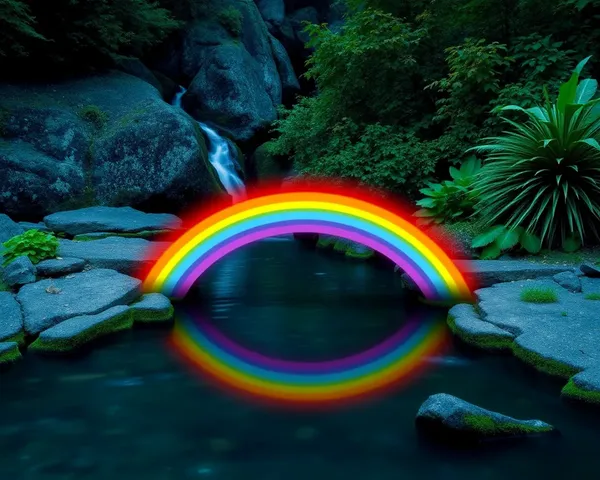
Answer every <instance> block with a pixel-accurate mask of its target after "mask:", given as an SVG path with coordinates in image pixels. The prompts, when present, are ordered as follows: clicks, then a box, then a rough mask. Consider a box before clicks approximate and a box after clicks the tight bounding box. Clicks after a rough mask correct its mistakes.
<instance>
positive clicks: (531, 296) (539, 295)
mask: <svg viewBox="0 0 600 480" xmlns="http://www.w3.org/2000/svg"><path fill="white" fill-rule="evenodd" d="M520 298H521V301H522V302H528V303H556V302H558V294H557V293H556V291H555V290H554V289H552V288H540V287H530V288H524V289H523V290H522V291H521V295H520Z"/></svg>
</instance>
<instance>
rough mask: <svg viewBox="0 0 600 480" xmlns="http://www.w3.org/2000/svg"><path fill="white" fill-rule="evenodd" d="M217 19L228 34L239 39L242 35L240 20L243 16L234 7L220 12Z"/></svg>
mask: <svg viewBox="0 0 600 480" xmlns="http://www.w3.org/2000/svg"><path fill="white" fill-rule="evenodd" d="M217 17H218V19H219V22H221V25H223V26H224V27H225V28H226V29H227V30H229V32H230V33H232V34H233V35H235V36H236V37H239V36H240V35H241V33H242V20H243V19H244V16H243V15H242V12H240V11H239V10H238V9H237V8H235V7H234V6H229V7H227V8H224V9H223V10H221V11H220V12H219V13H218V14H217Z"/></svg>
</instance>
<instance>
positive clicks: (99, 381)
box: [0, 241, 600, 480]
mask: <svg viewBox="0 0 600 480" xmlns="http://www.w3.org/2000/svg"><path fill="white" fill-rule="evenodd" d="M398 289H399V279H398V276H397V275H393V274H392V273H391V272H389V271H387V270H384V269H377V268H373V267H372V266H368V265H362V264H356V263H353V262H345V261H343V260H338V259H331V258H325V257H324V256H323V255H322V254H319V253H317V252H313V251H309V250H303V249H302V248H301V247H300V246H299V245H298V244H296V243H294V242H291V241H266V242H260V243H258V244H254V245H251V246H249V247H247V248H245V249H243V250H241V251H238V252H236V253H234V254H232V255H230V256H229V257H228V258H226V259H225V260H223V261H221V262H220V263H219V264H218V265H216V266H215V267H214V268H213V269H212V270H211V271H210V272H208V273H207V274H206V276H205V277H203V279H202V281H201V282H200V285H199V293H197V294H196V296H195V298H194V299H190V302H201V308H202V311H203V312H204V314H205V315H207V316H209V317H210V318H211V319H212V320H214V322H215V323H216V324H217V325H218V326H219V328H221V329H222V331H223V332H224V333H226V334H227V335H229V336H231V337H232V338H233V339H234V340H235V341H237V342H239V343H241V344H243V345H244V346H246V347H248V348H251V349H255V350H258V351H260V352H262V353H264V354H266V355H273V356H276V357H280V358H285V359H290V360H304V361H310V360H324V359H331V358H337V357H342V356H345V355H348V354H351V353H356V352H358V351H360V350H362V349H364V348H366V347H369V346H372V345H374V344H376V343H377V342H379V341H381V340H383V339H384V338H385V337H386V336H387V335H389V334H390V333H392V332H393V331H395V330H396V329H398V327H399V326H400V325H401V324H402V322H403V319H404V317H405V310H406V308H405V302H404V300H403V299H402V297H401V296H400V295H398V293H397V292H398ZM168 334H169V331H168V329H161V328H158V329H156V328H153V329H135V330H133V331H130V332H126V333H123V334H120V335H118V336H115V337H114V338H113V339H111V340H110V342H107V343H106V344H105V345H102V346H101V347H99V348H97V349H95V350H93V351H91V352H90V353H89V354H87V355H84V356H81V357H79V358H76V359H56V358H43V357H38V356H36V355H33V354H31V355H26V357H25V359H24V360H23V361H21V362H20V363H18V364H16V365H15V366H14V367H13V368H12V369H10V370H9V371H7V372H5V373H3V374H0V479H11V480H17V479H79V478H81V479H114V480H117V479H128V480H129V479H145V480H153V479H157V480H158V479H161V480H163V479H164V480H169V479H215V480H280V479H281V480H305V479H314V480H325V479H360V480H363V479H365V480H370V479H373V480H388V479H389V480H392V479H394V480H397V479H463V478H469V479H470V478H474V479H490V480H491V479H494V480H495V479H504V478H507V477H509V476H510V477H512V478H514V479H525V478H531V479H534V478H546V479H561V478H564V479H567V478H569V479H570V478H577V479H579V478H581V479H585V478H590V479H592V478H598V476H599V473H598V471H599V470H600V412H598V411H597V410H596V411H584V410H581V409H579V408H575V407H573V406H571V405H569V404H566V403H563V402H561V401H560V399H559V395H558V394H559V391H560V387H561V382H556V381H554V380H551V379H549V378H546V377H543V376H541V375H539V374H537V373H535V372H532V371H530V370H529V369H527V368H525V367H523V366H522V365H521V364H519V363H518V362H517V361H516V360H514V359H512V358H511V357H502V356H488V355H482V354H479V353H474V352H466V351H464V350H462V349H459V348H458V347H456V346H455V347H451V350H450V351H448V352H446V353H445V355H444V356H443V357H439V356H438V357H433V358H430V359H429V360H428V362H429V366H430V368H429V369H428V370H427V371H425V372H424V373H423V374H422V375H420V376H419V377H417V378H416V379H415V380H414V381H413V382H412V383H410V384H409V385H407V386H405V387H404V388H402V389H400V390H398V391H396V392H395V393H391V394H388V395H386V396H384V397H383V398H378V399H373V400H370V401H369V402H366V403H361V404H358V405H354V406H352V407H345V408H344V407H340V408H338V409H334V410H328V411H324V412H319V411H303V412H299V411H293V410H289V409H285V408H274V407H267V406H264V405H261V404H257V403H252V402H248V401H247V400H244V399H242V398H240V397H238V396H236V395H233V394H232V393H231V392H229V391H226V390H223V389H221V388H219V387H216V386H214V385H213V382H210V381H207V380H206V379H205V378H202V377H200V376H199V375H197V374H195V373H191V372H190V371H189V370H188V368H187V367H186V366H184V365H183V364H182V363H181V361H180V360H179V359H178V358H177V357H175V356H173V354H172V353H171V352H170V351H169V350H168V349H167V348H166V347H165V339H166V338H167V337H168ZM440 392H446V393H451V394H454V395H457V396H460V397H462V398H464V399H465V400H468V401H471V402H474V403H477V404H479V405H481V406H483V407H486V408H490V409H494V410H498V411H500V412H503V413H506V414H509V415H512V416H516V417H520V418H539V419H542V420H544V421H547V422H549V423H552V424H554V425H556V426H557V427H558V428H559V429H560V430H561V432H562V435H561V436H549V437H538V438H532V439H529V440H527V441H524V442H519V443H514V444H511V445H504V446H502V445H496V446H493V447H487V448H480V449H477V450H470V451H452V450H449V449H447V448H441V447H436V446H434V445H431V444H429V443H428V442H425V441H423V440H422V439H419V438H418V437H417V434H416V432H415V428H414V416H415V413H416V412H417V409H418V407H419V405H420V404H421V403H422V402H423V401H424V400H425V399H426V398H427V397H428V396H429V395H431V394H434V393H440Z"/></svg>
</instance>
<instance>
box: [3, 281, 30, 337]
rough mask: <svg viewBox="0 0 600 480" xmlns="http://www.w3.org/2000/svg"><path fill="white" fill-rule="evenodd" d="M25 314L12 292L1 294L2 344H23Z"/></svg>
mask: <svg viewBox="0 0 600 480" xmlns="http://www.w3.org/2000/svg"><path fill="white" fill-rule="evenodd" d="M24 341H25V339H24V332H23V313H22V312H21V306H20V305H19V303H18V302H17V300H16V299H15V297H14V295H13V294H12V293H10V292H0V342H17V343H19V344H23V343H24Z"/></svg>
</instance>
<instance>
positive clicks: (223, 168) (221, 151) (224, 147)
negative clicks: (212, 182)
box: [173, 87, 246, 201]
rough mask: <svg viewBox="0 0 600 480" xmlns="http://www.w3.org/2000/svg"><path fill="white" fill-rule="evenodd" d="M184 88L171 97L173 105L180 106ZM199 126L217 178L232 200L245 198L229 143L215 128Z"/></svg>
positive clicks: (180, 88)
mask: <svg viewBox="0 0 600 480" xmlns="http://www.w3.org/2000/svg"><path fill="white" fill-rule="evenodd" d="M185 92H186V89H185V88H183V87H179V91H178V92H177V94H176V95H175V98H174V99H173V106H175V107H179V108H182V107H181V98H182V97H183V95H184V94H185ZM198 125H199V126H200V128H201V129H202V130H203V131H204V133H206V136H207V137H208V140H209V148H210V151H209V152H208V159H209V161H210V163H211V165H212V166H213V167H214V168H215V170H216V171H217V175H219V180H221V183H222V184H223V186H224V187H225V190H227V193H229V195H231V196H232V197H233V200H234V201H240V200H243V199H245V198H246V187H245V185H244V182H243V181H242V179H241V178H240V177H239V175H238V174H237V172H236V170H235V164H234V162H233V159H232V155H231V151H230V148H229V143H228V142H227V140H226V139H224V138H223V137H222V136H221V135H219V134H218V133H217V132H216V131H215V130H213V129H212V128H210V127H209V126H208V125H205V124H203V123H202V122H198Z"/></svg>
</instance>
